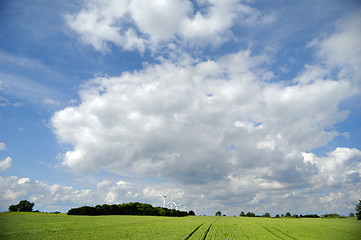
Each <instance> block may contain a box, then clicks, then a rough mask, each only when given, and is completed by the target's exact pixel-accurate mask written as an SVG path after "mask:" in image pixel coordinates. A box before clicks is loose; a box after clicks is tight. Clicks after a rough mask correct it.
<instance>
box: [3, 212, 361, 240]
mask: <svg viewBox="0 0 361 240" xmlns="http://www.w3.org/2000/svg"><path fill="white" fill-rule="evenodd" d="M0 228H1V232H0V239H361V221H357V220H356V218H335V219H294V218H282V219H274V218H241V217H209V216H190V217H182V218H177V217H153V216H68V215H65V214H46V213H0Z"/></svg>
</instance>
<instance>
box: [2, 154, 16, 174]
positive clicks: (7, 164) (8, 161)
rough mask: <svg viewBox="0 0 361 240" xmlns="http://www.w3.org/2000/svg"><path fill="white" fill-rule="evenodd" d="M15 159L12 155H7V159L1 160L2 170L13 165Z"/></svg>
mask: <svg viewBox="0 0 361 240" xmlns="http://www.w3.org/2000/svg"><path fill="white" fill-rule="evenodd" d="M12 161H13V159H12V158H11V157H6V158H5V159H3V160H1V161H0V171H4V170H5V169H8V168H9V167H11V163H12Z"/></svg>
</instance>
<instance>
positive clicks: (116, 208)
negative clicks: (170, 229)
mask: <svg viewBox="0 0 361 240" xmlns="http://www.w3.org/2000/svg"><path fill="white" fill-rule="evenodd" d="M67 214H68V215H93V216H95V215H142V216H169V217H185V216H191V215H195V213H194V211H193V210H191V211H189V212H186V211H179V210H175V209H168V208H163V207H153V206H152V205H151V204H148V203H139V202H130V203H122V204H112V205H108V204H103V205H96V206H95V207H90V206H82V207H78V208H72V209H70V210H69V211H68V213H67Z"/></svg>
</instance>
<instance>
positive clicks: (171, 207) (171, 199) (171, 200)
mask: <svg viewBox="0 0 361 240" xmlns="http://www.w3.org/2000/svg"><path fill="white" fill-rule="evenodd" d="M169 203H170V209H173V204H174V206H176V207H177V205H176V203H175V202H174V201H173V197H170V201H169V202H168V203H167V205H168V204H169Z"/></svg>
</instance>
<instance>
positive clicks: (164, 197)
mask: <svg viewBox="0 0 361 240" xmlns="http://www.w3.org/2000/svg"><path fill="white" fill-rule="evenodd" d="M168 193H169V191H168V192H167V193H165V194H159V195H160V196H161V197H163V207H164V208H165V207H166V204H165V203H166V199H167V194H168Z"/></svg>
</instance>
